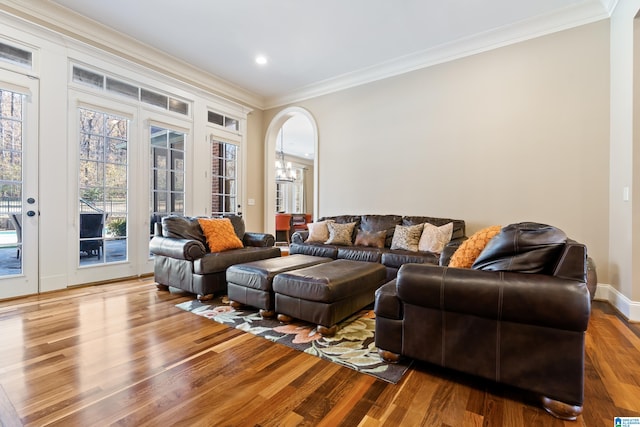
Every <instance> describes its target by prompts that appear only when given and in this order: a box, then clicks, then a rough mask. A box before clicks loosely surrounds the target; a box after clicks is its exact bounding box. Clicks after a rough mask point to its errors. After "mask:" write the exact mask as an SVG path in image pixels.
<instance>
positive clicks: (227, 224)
mask: <svg viewBox="0 0 640 427" xmlns="http://www.w3.org/2000/svg"><path fill="white" fill-rule="evenodd" d="M198 222H199V223H200V228H202V232H203V233H204V236H205V237H206V239H207V245H208V246H209V251H211V252H222V251H227V250H229V249H238V248H242V247H243V246H244V245H243V244H242V241H241V240H240V239H238V236H237V235H236V231H235V230H234V229H233V225H232V224H231V220H230V219H229V218H198Z"/></svg>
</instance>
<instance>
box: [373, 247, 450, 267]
mask: <svg viewBox="0 0 640 427" xmlns="http://www.w3.org/2000/svg"><path fill="white" fill-rule="evenodd" d="M381 262H382V265H384V266H385V267H387V268H400V267H402V266H403V265H404V264H433V265H438V255H436V254H434V253H432V252H409V251H400V250H394V251H391V250H388V249H387V252H384V253H383V254H382V259H381Z"/></svg>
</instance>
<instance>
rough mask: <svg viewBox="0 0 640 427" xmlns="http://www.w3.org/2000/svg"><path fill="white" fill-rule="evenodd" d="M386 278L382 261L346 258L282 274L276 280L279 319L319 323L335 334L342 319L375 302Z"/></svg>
mask: <svg viewBox="0 0 640 427" xmlns="http://www.w3.org/2000/svg"><path fill="white" fill-rule="evenodd" d="M386 277H387V274H386V269H385V267H384V266H383V265H382V264H379V263H373V262H363V261H352V260H346V259H339V260H335V261H331V262H328V263H324V264H319V265H315V266H313V267H307V268H302V269H298V270H293V271H288V272H284V273H280V274H278V275H276V276H275V277H274V279H273V291H274V292H275V297H276V305H275V309H276V312H277V313H278V319H279V320H280V321H282V322H290V321H291V320H292V319H293V318H297V319H301V320H305V321H307V322H311V323H316V324H317V325H318V329H317V330H318V332H319V333H321V334H322V335H325V336H332V335H334V334H335V333H336V331H337V323H338V322H339V321H341V320H343V319H345V318H346V317H349V316H351V315H352V314H354V313H355V312H357V311H358V310H360V309H362V308H363V307H366V306H367V305H369V304H371V303H373V301H374V298H375V291H376V289H378V287H379V286H380V285H382V284H383V283H384V282H385V281H386Z"/></svg>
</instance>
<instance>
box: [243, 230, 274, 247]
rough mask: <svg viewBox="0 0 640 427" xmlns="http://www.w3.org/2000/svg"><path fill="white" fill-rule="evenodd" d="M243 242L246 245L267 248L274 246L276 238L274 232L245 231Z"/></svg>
mask: <svg viewBox="0 0 640 427" xmlns="http://www.w3.org/2000/svg"><path fill="white" fill-rule="evenodd" d="M242 243H243V244H244V245H245V246H255V247H261V248H266V247H270V246H274V245H275V244H276V238H275V237H274V236H273V234H267V233H250V232H248V233H244V237H243V238H242Z"/></svg>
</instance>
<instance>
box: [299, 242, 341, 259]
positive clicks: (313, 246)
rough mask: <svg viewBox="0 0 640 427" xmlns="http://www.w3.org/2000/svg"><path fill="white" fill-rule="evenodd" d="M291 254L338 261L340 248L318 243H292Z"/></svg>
mask: <svg viewBox="0 0 640 427" xmlns="http://www.w3.org/2000/svg"><path fill="white" fill-rule="evenodd" d="M289 254H291V255H293V254H303V255H313V256H323V257H327V258H333V259H336V258H337V257H338V247H337V246H332V245H323V244H318V243H303V244H300V243H292V244H290V245H289Z"/></svg>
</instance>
